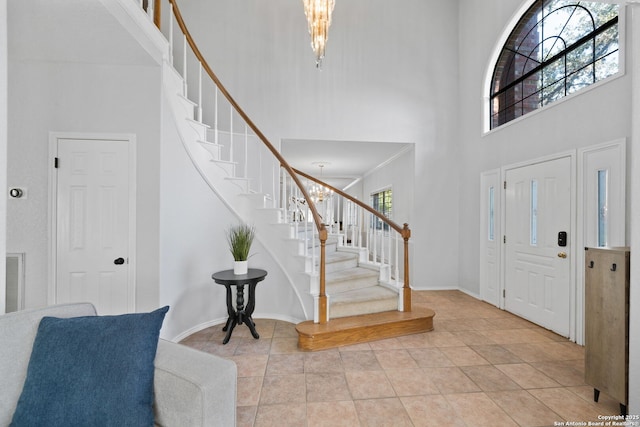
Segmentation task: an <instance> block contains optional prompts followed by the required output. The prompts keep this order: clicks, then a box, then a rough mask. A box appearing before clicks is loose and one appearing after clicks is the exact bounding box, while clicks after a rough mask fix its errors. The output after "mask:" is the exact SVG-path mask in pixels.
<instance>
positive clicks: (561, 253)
mask: <svg viewBox="0 0 640 427" xmlns="http://www.w3.org/2000/svg"><path fill="white" fill-rule="evenodd" d="M558 257H559V258H566V257H567V253H566V252H558Z"/></svg>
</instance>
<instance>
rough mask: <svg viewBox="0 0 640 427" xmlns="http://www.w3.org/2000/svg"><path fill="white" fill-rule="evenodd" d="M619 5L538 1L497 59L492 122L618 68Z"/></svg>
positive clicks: (530, 108)
mask: <svg viewBox="0 0 640 427" xmlns="http://www.w3.org/2000/svg"><path fill="white" fill-rule="evenodd" d="M618 9H619V6H618V5H617V4H608V3H595V2H583V1H575V0H537V1H535V2H534V3H533V5H532V6H531V7H530V8H529V9H528V10H527V11H526V12H525V13H524V14H523V15H522V17H521V18H520V20H519V21H518V23H517V24H516V26H515V27H514V29H513V30H512V32H511V34H510V35H509V38H508V39H507V42H506V43H505V45H504V46H503V48H502V51H501V52H500V55H499V57H498V61H497V62H496V64H495V68H494V72H493V78H492V80H491V88H490V92H491V93H490V95H489V96H490V102H491V106H490V111H491V117H490V125H491V128H492V129H493V128H496V127H498V126H500V125H502V124H504V123H507V122H509V121H511V120H514V119H516V118H518V117H520V116H523V115H525V114H527V113H529V112H531V111H534V110H536V109H538V108H541V107H544V106H545V105H548V104H549V103H551V102H553V101H556V100H558V99H560V98H562V97H564V96H567V95H570V94H572V93H574V92H576V91H578V90H580V89H582V88H584V87H586V86H589V85H591V84H593V83H595V82H597V81H600V80H602V79H605V78H607V77H609V76H611V75H613V74H616V73H617V72H618V70H619V63H618V59H619V58H618V50H619V43H618V36H619V30H618Z"/></svg>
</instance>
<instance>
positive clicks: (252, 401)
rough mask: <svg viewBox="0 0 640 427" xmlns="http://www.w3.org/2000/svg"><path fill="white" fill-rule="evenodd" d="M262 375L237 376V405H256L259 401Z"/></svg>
mask: <svg viewBox="0 0 640 427" xmlns="http://www.w3.org/2000/svg"><path fill="white" fill-rule="evenodd" d="M263 379H264V377H241V378H238V391H237V405H238V406H257V405H258V402H260V391H261V390H262V380H263Z"/></svg>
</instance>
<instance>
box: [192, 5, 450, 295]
mask: <svg viewBox="0 0 640 427" xmlns="http://www.w3.org/2000/svg"><path fill="white" fill-rule="evenodd" d="M180 6H181V8H182V12H183V16H184V18H185V20H186V22H187V25H188V26H189V28H190V30H191V34H192V36H193V37H194V39H195V41H196V43H198V44H199V45H200V50H201V51H202V52H203V54H204V55H205V57H206V58H207V59H208V61H209V63H210V65H211V66H212V68H213V69H214V70H215V72H216V73H217V74H218V75H219V77H220V78H221V80H222V81H223V83H224V84H225V85H226V86H227V87H228V89H229V91H230V92H231V94H232V95H233V96H234V97H235V98H236V100H238V102H239V103H240V105H241V106H242V107H243V108H244V109H246V111H247V113H248V114H249V116H250V117H251V118H252V119H253V120H254V122H255V123H256V124H257V125H258V127H260V128H261V129H262V130H263V132H264V133H265V134H266V135H267V136H268V137H269V138H270V139H271V140H272V141H274V142H276V144H277V143H278V141H280V140H281V139H284V138H287V139H288V138H291V139H314V140H343V141H398V142H414V143H415V159H416V160H415V162H416V163H415V164H416V167H415V169H414V177H413V178H414V179H413V180H414V181H415V183H416V186H415V192H414V195H413V199H414V206H413V213H412V214H411V218H412V219H413V218H417V213H420V221H417V219H416V220H415V221H413V222H410V224H409V225H410V226H411V229H412V231H413V237H412V241H413V244H414V245H415V246H414V247H415V257H414V260H413V265H414V267H415V270H414V277H415V278H420V281H419V282H418V281H417V280H415V279H414V280H413V283H416V286H418V287H422V288H440V287H456V286H457V284H458V273H457V272H458V269H457V262H458V261H457V260H458V241H457V238H452V233H453V235H454V236H455V235H456V234H455V233H456V230H457V226H458V218H457V217H458V209H457V205H458V198H457V194H456V193H457V189H458V184H457V182H458V173H457V163H456V161H455V160H456V158H457V155H458V138H457V132H458V123H459V120H458V119H459V117H458V116H459V114H458V108H457V107H458V105H457V99H458V97H457V93H458V92H457V91H458V89H457V88H458V81H457V69H458V68H457V61H458V59H457V58H458V57H457V45H458V33H457V29H456V26H455V25H452V24H451V23H452V22H456V20H457V17H458V6H457V2H452V1H446V2H443V1H433V0H430V1H425V0H403V1H402V2H400V3H398V2H389V1H385V0H351V1H347V2H337V4H336V7H335V11H334V13H333V24H332V26H331V29H330V30H329V42H328V46H327V53H326V58H325V61H324V65H323V69H322V71H319V70H317V69H316V68H315V60H314V56H313V52H312V51H311V49H310V47H309V35H308V32H307V24H306V19H305V16H304V12H303V8H302V4H301V3H300V2H296V1H289V0H272V1H268V2H265V1H259V0H247V1H242V2H184V3H181V5H180ZM398 220H400V221H402V219H400V218H398ZM434 242H437V244H434Z"/></svg>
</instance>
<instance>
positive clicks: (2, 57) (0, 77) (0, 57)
mask: <svg viewBox="0 0 640 427" xmlns="http://www.w3.org/2000/svg"><path fill="white" fill-rule="evenodd" d="M7 57H8V55H7V1H6V0H0V314H2V313H4V312H5V304H6V290H7V286H6V270H5V269H6V262H5V261H6V248H7V223H6V219H7Z"/></svg>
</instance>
